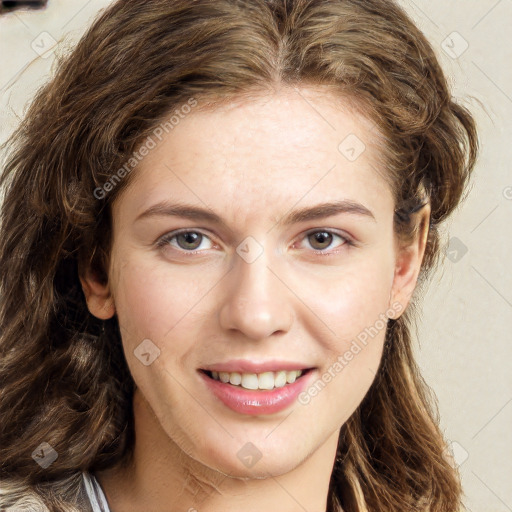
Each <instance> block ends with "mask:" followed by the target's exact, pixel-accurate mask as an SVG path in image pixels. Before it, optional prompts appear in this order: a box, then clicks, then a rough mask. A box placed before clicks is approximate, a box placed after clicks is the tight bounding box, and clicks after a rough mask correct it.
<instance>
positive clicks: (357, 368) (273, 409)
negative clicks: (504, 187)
mask: <svg viewBox="0 0 512 512" xmlns="http://www.w3.org/2000/svg"><path fill="white" fill-rule="evenodd" d="M335 105H338V107H336V106H335ZM343 105H344V104H343V101H342V100H341V99H340V98H339V97H338V98H336V97H335V96H331V93H328V92H325V91H323V92H322V90H321V89H319V88H309V89H308V88H301V89H300V90H293V89H282V90H281V91H280V92H278V93H276V94H275V95H269V96H264V97H263V96H262V97H261V98H259V99H255V100H251V101H248V100H246V101H243V102H240V103H233V104H229V105H228V106H224V107H222V108H218V109H216V110H214V111H210V112H207V111H199V110H198V109H197V110H196V111H194V109H192V111H191V112H190V113H189V114H188V115H186V116H183V117H182V118H180V120H179V123H178V124H176V125H175V126H174V128H173V129H172V130H170V131H169V132H168V133H165V132H164V136H163V137H162V136H161V138H162V140H161V142H159V143H158V145H157V147H155V148H153V149H151V150H150V151H149V153H148V155H147V156H145V157H144V158H143V160H142V161H141V162H140V164H139V166H138V167H137V168H136V170H134V171H133V172H134V173H135V175H134V176H133V178H135V179H134V181H133V182H132V183H131V184H130V186H129V187H128V188H127V189H126V190H125V191H124V192H123V194H122V195H121V196H120V197H119V200H118V201H116V203H115V204H114V206H113V219H114V223H113V248H112V258H111V263H110V270H109V277H110V283H109V288H108V289H105V290H103V292H102V293H103V295H101V294H99V293H98V297H100V295H101V297H104V298H105V297H106V294H107V293H111V294H112V298H113V302H114V305H115V312H116V314H117V316H118V320H119V325H120V328H121V334H122V341H123V345H124V350H125V354H126V358H127V362H128V365H129V368H130V371H131V373H132V375H133V378H134V380H135V383H136V385H137V388H138V390H137V393H140V394H141V396H142V397H143V398H144V400H145V401H146V402H147V404H148V405H149V407H150V409H151V410H152V411H153V413H154V415H155V416H156V418H157V419H158V421H159V423H160V425H161V427H162V429H163V430H164V431H165V433H166V434H167V435H168V437H169V438H170V439H171V440H172V441H173V442H174V443H176V444H177V445H178V446H179V447H180V448H181V449H182V450H183V451H185V452H186V453H187V454H189V455H190V456H191V457H192V458H194V459H195V460H196V461H199V462H200V463H202V464H204V465H206V466H208V467H210V468H215V469H218V470H220V471H222V472H224V473H226V474H230V475H232V476H235V475H240V476H248V475H252V476H258V475H260V476H261V475H265V474H266V473H267V472H272V474H282V473H285V472H287V471H289V470H291V469H292V468H294V467H296V466H297V465H298V464H299V463H301V462H302V461H304V460H305V459H307V458H308V457H309V456H310V455H311V454H312V453H314V452H316V451H317V450H319V449H320V448H321V447H322V445H324V444H325V443H326V442H327V441H328V440H329V439H331V440H332V439H333V438H335V437H336V438H337V434H338V432H339V429H340V427H341V426H342V425H343V423H344V422H345V421H346V420H347V419H348V418H349V416H350V415H351V414H352V413H353V412H354V410H355V409H356V408H357V406H358V405H359V404H360V402H361V400H362V399H363V397H364V395H365V393H366V392H367V390H368V389H369V387H370V385H371V383H372V381H373V379H374V377H375V374H376V372H377V369H378V366H379V362H380V359H381V355H382V350H383V343H384V336H385V326H386V320H387V318H386V317H387V316H395V317H397V316H399V314H400V313H401V312H402V310H403V308H404V307H405V306H406V305H407V301H408V300H409V296H410V293H411V292H412V289H413V287H414V284H415V281H416V277H417V271H418V268H419V263H420V259H421V255H422V254H421V252H422V247H421V244H420V245H419V246H418V247H416V248H415V249H414V248H412V249H410V250H409V251H408V252H405V251H402V250H399V248H398V246H397V244H396V241H395V237H394V234H393V211H394V201H393V197H392V194H391V190H390V188H389V185H388V184H387V182H386V181H385V180H384V178H383V177H382V176H381V174H380V171H379V166H380V164H379V163H378V159H377V158H378V156H379V150H378V148H377V147H376V146H375V145H374V143H375V142H376V140H377V139H376V137H377V132H376V128H373V131H372V123H371V122H369V121H368V120H366V119H365V118H363V117H362V116H360V115H358V114H355V113H351V112H350V111H349V110H347V109H345V108H344V107H343ZM155 141H157V142H158V139H157V138H156V137H155ZM363 144H364V146H363ZM380 170H382V169H380ZM326 203H338V209H337V211H335V210H336V208H331V209H328V210H326V211H325V212H324V210H323V209H322V208H321V205H324V204H326ZM156 205H158V207H156ZM177 206H180V208H183V209H184V210H186V209H188V208H190V209H192V208H193V209H194V211H195V212H198V211H199V210H202V211H204V214H198V213H194V214H193V215H192V214H191V213H190V214H183V215H179V214H178V213H179V211H178V210H177V209H176V207H177ZM173 210H174V214H173ZM299 211H301V212H303V213H302V214H301V215H299V214H298V213H297V212H299ZM322 212H324V213H322ZM187 233H188V234H187ZM96 286H97V285H96ZM91 289H93V288H91ZM95 289H96V291H98V290H99V288H98V287H97V288H95ZM86 294H87V293H86ZM101 297H100V298H101ZM99 300H100V299H98V301H99ZM93 302H94V298H91V293H89V299H88V303H89V307H90V308H91V311H93V309H94V306H91V304H92V303H93ZM98 303H99V302H98ZM106 311H110V313H105V312H106ZM93 312H94V311H93ZM113 312H114V309H113V307H112V309H109V306H108V305H107V306H105V305H104V309H103V315H104V316H109V315H111V314H113ZM96 313H97V316H101V314H102V313H98V311H96ZM251 363H253V364H260V363H269V364H270V366H269V367H266V368H265V367H262V368H260V369H261V371H257V370H258V368H256V367H253V366H251ZM265 369H266V370H269V369H273V370H275V371H276V374H274V375H273V376H274V377H276V380H277V382H276V381H274V380H272V375H269V374H267V375H264V376H263V377H258V376H256V377H254V375H252V376H251V375H249V376H247V375H245V376H244V375H240V377H237V372H236V370H239V371H238V373H239V374H243V373H246V374H254V373H256V374H259V373H263V370H265ZM280 369H281V370H288V371H291V370H294V369H297V370H299V369H302V370H303V375H301V376H300V377H299V378H298V379H297V380H296V382H295V384H293V385H292V384H286V385H284V386H283V380H282V379H283V378H284V377H283V375H285V376H289V375H291V373H290V374H283V373H282V372H279V370H280ZM305 369H310V370H309V371H305ZM203 370H211V371H215V370H217V371H222V370H226V371H227V370H229V371H230V372H231V373H230V374H229V375H228V378H229V379H230V380H231V381H232V382H233V383H234V384H231V383H223V382H221V381H213V380H212V378H211V377H208V376H206V375H205V373H204V372H203ZM277 373H280V375H277ZM224 378H225V377H224ZM240 379H242V384H244V385H246V386H247V387H254V383H255V382H256V385H261V386H262V387H273V386H276V385H278V387H277V388H274V390H273V391H270V390H252V391H248V390H246V389H244V388H243V387H241V386H235V384H236V383H237V382H239V381H240ZM290 380H293V377H290ZM283 397H285V398H283ZM251 456H253V458H252V459H251ZM260 457H261V458H260ZM256 459H259V460H258V461H257V462H256V463H254V462H249V461H250V460H256Z"/></svg>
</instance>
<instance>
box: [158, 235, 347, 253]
mask: <svg viewBox="0 0 512 512" xmlns="http://www.w3.org/2000/svg"><path fill="white" fill-rule="evenodd" d="M184 233H198V234H201V235H202V236H205V237H208V238H210V237H209V236H208V235H207V234H205V233H203V232H202V231H199V230H195V229H180V230H178V231H172V232H170V233H168V234H166V235H164V236H163V237H161V238H160V239H159V240H158V241H157V242H156V245H157V247H165V246H168V245H170V242H171V240H173V239H174V238H176V237H177V236H179V235H182V234H184ZM315 233H328V234H330V235H334V236H337V237H339V238H341V239H342V240H343V243H342V244H341V245H340V249H341V248H343V247H344V246H348V247H351V246H354V245H355V244H354V241H353V240H352V239H351V238H349V237H348V236H347V235H342V234H340V233H337V232H336V231H332V230H329V229H314V230H311V231H308V232H307V233H305V234H304V236H303V239H306V238H307V237H308V236H310V235H314V234H315ZM173 249H175V250H177V251H178V252H182V253H185V254H187V257H189V256H194V255H196V254H200V253H202V252H204V251H201V250H195V251H186V250H185V249H179V248H178V249H176V248H175V247H173ZM313 252H314V253H316V255H318V256H336V255H338V254H340V251H339V250H338V251H326V250H315V249H313Z"/></svg>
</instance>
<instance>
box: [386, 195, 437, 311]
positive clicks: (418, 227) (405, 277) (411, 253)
mask: <svg viewBox="0 0 512 512" xmlns="http://www.w3.org/2000/svg"><path fill="white" fill-rule="evenodd" d="M430 211H431V209H430V204H429V203H427V204H426V205H425V206H423V208H421V210H419V211H418V212H417V213H414V214H413V215H412V218H411V221H412V222H414V223H415V226H414V233H415V235H414V238H413V240H410V241H408V242H407V243H405V242H400V241H399V242H397V257H396V265H395V274H394V277H393V287H392V290H391V294H390V305H391V304H393V303H395V302H398V303H399V304H400V305H401V306H402V309H401V311H402V312H403V311H405V309H406V308H407V305H408V304H409V302H410V300H411V297H412V294H413V292H414V289H415V287H416V282H417V280H418V275H419V272H420V268H421V262H422V261H423V256H424V254H425V248H426V246H427V238H428V231H429V225H430Z"/></svg>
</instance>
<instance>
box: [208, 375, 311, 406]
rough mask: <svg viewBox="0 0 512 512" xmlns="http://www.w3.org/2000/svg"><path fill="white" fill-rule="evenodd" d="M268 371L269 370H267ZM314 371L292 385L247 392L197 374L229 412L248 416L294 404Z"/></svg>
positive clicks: (238, 387)
mask: <svg viewBox="0 0 512 512" xmlns="http://www.w3.org/2000/svg"><path fill="white" fill-rule="evenodd" d="M269 371H270V370H269ZM314 373H315V372H314V370H309V371H308V372H306V373H305V374H303V375H302V376H301V377H299V378H298V379H297V380H296V381H295V382H294V383H292V384H286V385H285V386H283V387H281V388H275V389H272V390H248V389H244V388H242V387H240V386H233V385H232V384H229V383H224V382H221V381H219V380H215V379H213V378H211V377H209V376H208V375H207V374H206V373H205V372H204V371H201V370H199V374H200V375H201V378H202V379H203V382H204V383H205V384H206V387H207V389H208V391H209V392H210V393H212V394H213V395H214V396H215V397H216V398H217V399H218V400H220V401H221V402H222V403H223V404H224V405H225V406H227V407H229V408H230V409H231V410H233V411H235V412H237V413H239V414H246V415H249V416H259V415H264V414H275V413H277V412H280V411H282V410H284V409H286V408H287V407H289V406H290V405H291V404H293V403H294V402H295V400H296V399H297V397H298V396H299V394H300V393H301V392H302V391H303V390H304V389H305V388H306V387H307V386H308V385H309V384H310V383H311V380H312V378H313V376H314Z"/></svg>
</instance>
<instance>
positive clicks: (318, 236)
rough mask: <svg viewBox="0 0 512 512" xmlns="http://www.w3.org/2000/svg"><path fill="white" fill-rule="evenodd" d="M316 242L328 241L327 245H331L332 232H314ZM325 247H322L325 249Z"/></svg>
mask: <svg viewBox="0 0 512 512" xmlns="http://www.w3.org/2000/svg"><path fill="white" fill-rule="evenodd" d="M313 236H314V238H315V240H316V242H319V243H320V244H322V243H323V244H325V243H326V242H328V243H327V246H329V244H330V238H331V234H330V233H327V232H326V231H319V232H317V233H314V234H313ZM323 248H324V247H322V249H323Z"/></svg>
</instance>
